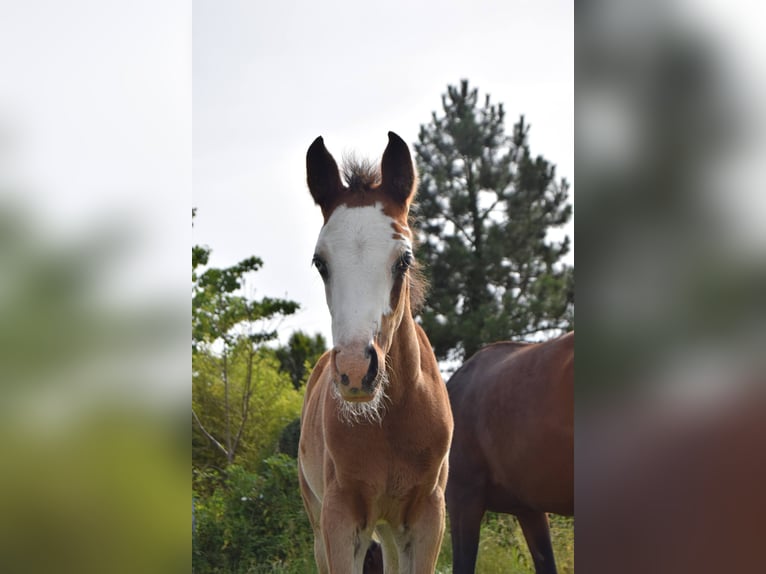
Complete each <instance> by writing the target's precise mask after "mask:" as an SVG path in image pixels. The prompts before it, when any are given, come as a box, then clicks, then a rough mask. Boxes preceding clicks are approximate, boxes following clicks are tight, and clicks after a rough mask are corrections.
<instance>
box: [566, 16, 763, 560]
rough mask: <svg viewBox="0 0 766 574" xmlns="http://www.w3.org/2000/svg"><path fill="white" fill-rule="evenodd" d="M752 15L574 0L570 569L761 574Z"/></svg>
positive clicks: (757, 133) (759, 135) (759, 176)
mask: <svg viewBox="0 0 766 574" xmlns="http://www.w3.org/2000/svg"><path fill="white" fill-rule="evenodd" d="M757 20H758V17H757V16H756V14H755V13H754V12H753V11H752V6H751V5H749V4H748V3H739V2H734V3H731V2H726V3H724V2H712V1H692V2H642V3H637V2H627V1H617V2H612V1H610V2H598V1H595V2H594V1H583V2H578V3H577V4H576V24H575V25H576V51H577V59H576V99H575V108H576V150H577V156H576V157H577V161H576V173H577V177H578V211H577V222H576V233H577V241H578V252H577V265H578V271H577V280H578V287H577V294H578V299H577V302H578V331H579V336H578V343H577V354H578V357H577V369H576V394H577V405H576V425H577V429H576V442H577V446H576V451H575V460H576V467H577V472H576V495H577V496H576V500H577V503H576V506H577V520H578V523H577V532H576V544H577V561H576V563H577V566H578V568H580V569H581V571H585V572H617V571H619V572H725V571H728V572H734V571H759V570H761V569H763V557H762V556H761V555H760V554H761V552H760V549H759V544H758V540H759V539H761V538H762V535H763V534H764V526H763V521H762V516H763V511H764V510H766V494H765V493H764V492H763V489H762V485H763V484H764V481H765V480H766V449H764V446H765V445H766V442H765V441H766V432H765V431H766V427H764V420H766V418H764V415H766V409H765V408H764V407H766V400H765V399H766V387H765V386H764V383H765V382H766V381H764V378H765V377H764V373H765V372H766V371H764V366H766V364H765V361H766V359H765V358H764V352H763V351H764V349H766V305H764V298H763V294H764V292H766V291H765V290H764V288H765V287H766V226H765V225H764V223H766V221H765V220H764V216H765V215H766V195H764V191H766V190H765V189H764V185H763V178H764V171H763V158H764V157H765V155H764V154H765V152H766V147H765V145H764V144H766V139H765V138H766V131H765V130H764V127H766V107H765V106H764V102H766V97H765V96H766V92H764V88H766V66H764V63H765V61H764V59H765V58H766V50H765V49H764V47H765V45H764V39H763V36H762V34H761V33H760V31H759V29H758V25H757V24H756V21H757Z"/></svg>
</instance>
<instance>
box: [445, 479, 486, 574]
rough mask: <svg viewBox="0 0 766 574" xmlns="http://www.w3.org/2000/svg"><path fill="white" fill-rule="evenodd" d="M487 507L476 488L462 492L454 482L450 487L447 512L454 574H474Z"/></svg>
mask: <svg viewBox="0 0 766 574" xmlns="http://www.w3.org/2000/svg"><path fill="white" fill-rule="evenodd" d="M484 508H485V507H484V500H483V498H481V496H479V495H477V491H476V489H461V488H460V487H459V486H457V485H455V484H454V483H450V484H449V486H448V488H447V510H448V511H449V520H450V535H451V536H452V572H453V574H473V572H474V569H475V568H476V555H477V553H478V551H479V530H480V529H481V519H482V517H483V516H484Z"/></svg>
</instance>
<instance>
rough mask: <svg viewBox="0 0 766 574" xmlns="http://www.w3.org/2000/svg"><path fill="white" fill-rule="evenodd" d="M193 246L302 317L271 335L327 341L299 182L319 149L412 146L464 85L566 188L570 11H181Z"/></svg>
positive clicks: (501, 4) (516, 4)
mask: <svg viewBox="0 0 766 574" xmlns="http://www.w3.org/2000/svg"><path fill="white" fill-rule="evenodd" d="M193 17H194V33H193V186H194V192H193V204H194V206H196V207H197V219H196V222H195V228H194V232H193V238H194V242H195V243H198V244H203V245H207V246H209V247H210V248H212V250H213V256H212V259H211V264H212V265H215V266H226V265H231V264H233V263H235V262H237V261H239V260H241V259H243V258H245V257H248V256H250V255H257V256H259V257H261V258H262V259H263V261H264V267H263V269H262V270H261V271H260V272H258V273H257V274H256V275H255V276H254V281H253V285H252V288H254V290H255V291H254V294H255V296H256V297H261V296H263V295H269V296H275V297H286V298H289V299H292V300H296V301H298V302H300V304H301V310H300V311H299V312H298V313H297V314H296V315H295V316H293V317H290V318H288V319H286V320H285V321H284V322H283V323H282V324H281V338H282V340H284V339H286V337H287V336H289V334H290V333H291V332H292V331H294V330H298V329H301V330H304V331H306V332H308V333H316V332H321V333H323V334H324V335H325V337H326V338H327V341H328V344H329V343H330V342H331V336H330V317H329V313H328V311H327V310H326V304H325V300H324V289H323V287H322V281H321V279H320V278H319V276H318V274H317V273H316V271H315V270H314V269H312V268H311V266H310V262H311V256H312V254H313V249H314V244H315V241H316V237H317V234H318V233H319V229H320V227H321V224H322V217H321V214H320V212H319V208H318V207H316V206H315V205H314V203H313V201H312V199H311V196H310V195H309V192H308V190H307V187H306V183H305V153H306V150H307V148H308V146H309V145H310V144H311V142H312V141H313V140H314V138H316V137H317V136H318V135H322V136H324V140H325V144H326V145H327V147H328V149H329V150H330V152H331V153H333V155H335V157H336V159H337V160H340V159H341V157H342V155H343V154H344V153H345V152H351V151H353V152H355V153H358V154H359V155H361V156H366V157H369V158H372V159H375V160H377V159H379V158H380V155H381V154H382V152H383V149H384V148H385V145H386V143H387V132H388V131H389V130H393V131H395V132H396V133H398V134H399V135H400V136H402V137H403V138H404V140H405V141H407V142H409V143H410V144H412V142H414V141H416V140H417V134H418V130H419V126H420V125H421V124H423V123H427V122H428V121H429V120H430V118H431V112H433V111H435V110H441V95H442V94H443V93H444V92H445V91H446V88H447V85H448V84H453V85H454V84H457V83H458V82H459V81H460V80H461V79H463V78H466V79H468V80H469V81H470V83H471V84H472V85H473V86H475V87H478V88H479V91H480V98H482V100H483V97H484V94H485V93H489V94H490V95H491V98H492V101H493V102H495V103H498V102H502V103H503V104H504V106H505V109H506V113H507V116H506V117H507V120H506V129H507V130H508V131H510V129H511V127H512V124H513V122H514V121H515V120H516V119H517V118H518V116H519V114H522V113H523V114H524V115H525V116H526V118H527V120H528V122H529V123H530V124H531V126H532V127H531V137H530V139H531V147H532V152H533V153H535V154H542V155H544V156H545V157H546V158H547V159H549V160H550V161H552V162H553V163H555V164H556V165H557V166H558V173H559V175H560V176H564V177H566V178H567V179H568V180H569V181H570V182H572V181H573V175H574V174H573V171H574V170H573V166H574V142H573V139H574V129H573V127H574V126H573V123H574V119H573V114H574V110H573V97H574V69H573V63H574V58H573V55H574V49H573V42H574V32H573V28H574V13H573V6H572V3H571V2H568V1H556V0H536V1H520V0H515V1H507V0H503V1H496V2H493V1H488V0H473V1H471V2H466V1H465V0H460V1H454V0H449V1H442V2H421V3H418V2H404V1H401V0H394V1H389V2H385V3H377V4H373V3H363V2H343V1H338V0H332V1H326V2H306V1H302V0H298V1H292V2H253V1H234V2H212V1H210V0H197V1H195V2H194V4H193Z"/></svg>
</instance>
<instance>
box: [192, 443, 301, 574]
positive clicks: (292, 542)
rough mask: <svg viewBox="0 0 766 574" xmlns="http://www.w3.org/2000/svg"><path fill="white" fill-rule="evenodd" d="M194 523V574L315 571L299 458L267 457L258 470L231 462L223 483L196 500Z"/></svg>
mask: <svg viewBox="0 0 766 574" xmlns="http://www.w3.org/2000/svg"><path fill="white" fill-rule="evenodd" d="M195 490H197V491H198V492H199V491H201V490H202V489H196V488H195ZM195 523H196V524H195V526H196V528H195V530H194V532H193V570H194V572H195V574H213V573H226V574H245V573H247V574H250V573H253V574H255V573H261V572H263V573H265V572H285V573H293V572H294V573H299V572H300V573H306V572H311V571H313V570H314V563H313V562H314V561H313V533H312V531H311V527H310V525H309V522H308V518H307V517H306V514H305V511H304V509H303V502H302V500H301V497H300V495H299V488H298V470H297V463H296V461H295V460H294V459H292V458H290V457H288V456H286V455H282V454H277V455H274V456H272V457H270V458H268V459H266V460H265V461H264V462H263V467H262V469H261V470H260V472H259V473H257V474H255V473H251V472H248V471H246V470H245V469H243V468H241V467H238V466H236V465H234V466H231V467H229V468H228V469H227V470H226V476H225V479H224V481H223V485H222V486H219V487H216V488H215V489H214V490H213V492H212V494H210V495H209V496H207V497H201V498H199V499H198V500H196V504H195Z"/></svg>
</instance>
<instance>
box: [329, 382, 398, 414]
mask: <svg viewBox="0 0 766 574" xmlns="http://www.w3.org/2000/svg"><path fill="white" fill-rule="evenodd" d="M373 387H374V388H375V389H376V391H375V396H374V397H373V398H372V399H371V400H369V401H367V402H351V401H347V400H345V399H344V398H343V397H342V396H341V394H340V391H339V390H338V385H336V384H334V385H333V386H332V394H333V397H335V402H336V403H337V405H338V418H339V419H340V420H341V421H342V422H343V423H345V424H347V425H355V424H378V425H380V424H382V423H383V415H384V414H385V413H386V408H387V406H388V402H389V400H388V394H387V393H386V390H387V389H388V373H387V372H386V371H384V370H382V369H381V370H380V371H378V376H377V379H376V382H375V384H374V385H373Z"/></svg>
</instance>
